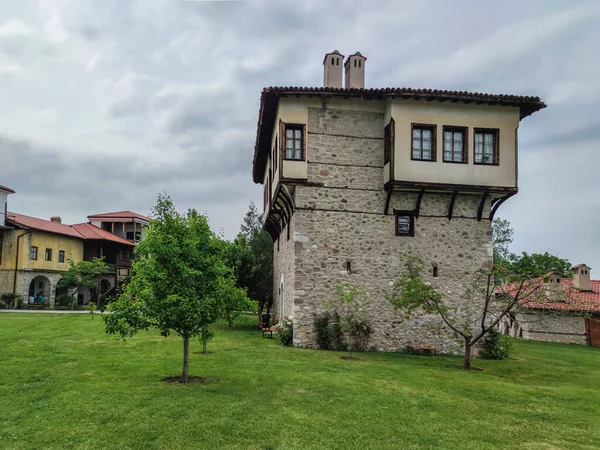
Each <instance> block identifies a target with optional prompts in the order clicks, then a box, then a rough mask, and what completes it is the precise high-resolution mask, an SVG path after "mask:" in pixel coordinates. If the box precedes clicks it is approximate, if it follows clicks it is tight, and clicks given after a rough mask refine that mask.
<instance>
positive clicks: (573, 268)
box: [571, 264, 591, 270]
mask: <svg viewBox="0 0 600 450" xmlns="http://www.w3.org/2000/svg"><path fill="white" fill-rule="evenodd" d="M584 266H585V267H587V268H588V269H591V267H589V266H587V265H586V264H577V265H576V266H573V267H571V270H577V269H579V268H581V267H584Z"/></svg>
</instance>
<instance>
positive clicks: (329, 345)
mask: <svg viewBox="0 0 600 450" xmlns="http://www.w3.org/2000/svg"><path fill="white" fill-rule="evenodd" d="M314 330H315V333H316V335H317V345H318V346H319V348H320V349H322V350H346V343H345V341H344V332H343V330H342V327H341V325H340V316H339V315H338V314H337V313H336V312H335V311H325V312H324V313H322V314H321V315H320V316H317V317H315V320H314Z"/></svg>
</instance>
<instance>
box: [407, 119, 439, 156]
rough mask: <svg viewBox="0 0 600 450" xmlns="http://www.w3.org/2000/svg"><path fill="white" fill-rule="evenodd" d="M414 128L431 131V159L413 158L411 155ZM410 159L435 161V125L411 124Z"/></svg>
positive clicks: (412, 154)
mask: <svg viewBox="0 0 600 450" xmlns="http://www.w3.org/2000/svg"><path fill="white" fill-rule="evenodd" d="M415 128H418V129H422V130H430V131H431V159H423V158H422V157H421V158H415V156H414V153H413V133H414V131H415ZM409 148H410V159H411V160H413V161H425V162H436V161H437V125H435V124H430V123H413V124H411V127H410V146H409ZM421 156H423V134H421Z"/></svg>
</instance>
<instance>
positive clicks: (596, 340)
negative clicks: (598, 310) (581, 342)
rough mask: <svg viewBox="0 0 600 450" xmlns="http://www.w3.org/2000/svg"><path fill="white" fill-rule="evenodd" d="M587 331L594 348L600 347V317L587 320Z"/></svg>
mask: <svg viewBox="0 0 600 450" xmlns="http://www.w3.org/2000/svg"><path fill="white" fill-rule="evenodd" d="M585 331H586V334H587V337H588V342H589V344H590V345H591V346H592V347H600V315H594V316H592V317H591V318H589V319H585Z"/></svg>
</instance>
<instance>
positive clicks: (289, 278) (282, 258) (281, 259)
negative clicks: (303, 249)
mask: <svg viewBox="0 0 600 450" xmlns="http://www.w3.org/2000/svg"><path fill="white" fill-rule="evenodd" d="M296 245H299V246H302V244H301V243H298V244H296V243H295V242H294V217H293V216H292V220H291V221H290V239H289V240H288V239H287V230H286V229H284V230H283V231H282V233H281V235H280V236H279V250H278V249H277V242H275V243H274V244H273V315H274V316H276V317H279V316H281V292H280V287H281V277H282V276H283V289H284V292H283V298H284V301H283V306H284V314H283V315H284V316H290V317H291V316H292V315H293V300H294V281H295V275H296V274H295V272H294V268H295V262H296V261H295V258H294V249H295V246H296Z"/></svg>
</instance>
